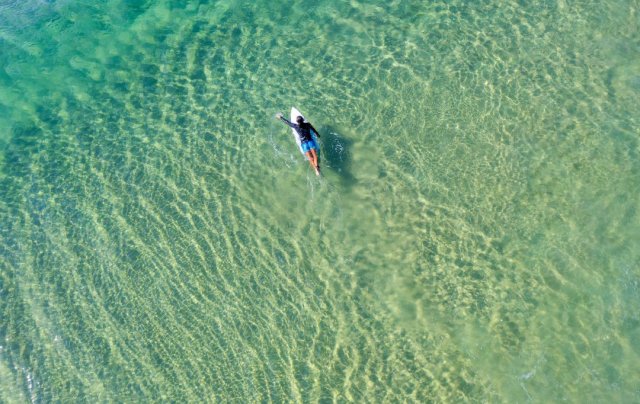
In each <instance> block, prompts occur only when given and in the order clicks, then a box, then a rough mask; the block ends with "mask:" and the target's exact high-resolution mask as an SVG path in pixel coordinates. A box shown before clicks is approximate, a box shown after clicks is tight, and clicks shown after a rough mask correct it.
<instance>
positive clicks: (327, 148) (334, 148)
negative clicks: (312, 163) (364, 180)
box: [319, 125, 356, 186]
mask: <svg viewBox="0 0 640 404" xmlns="http://www.w3.org/2000/svg"><path fill="white" fill-rule="evenodd" d="M319 130H320V136H321V140H320V141H321V142H322V153H321V154H320V157H321V159H323V160H324V161H322V162H321V166H323V167H326V168H328V169H330V170H332V171H334V172H335V173H336V174H338V175H339V176H340V179H341V182H342V183H343V184H344V185H345V186H350V185H353V184H355V182H356V178H355V177H354V176H353V174H352V173H351V163H352V159H351V146H352V144H353V142H352V141H351V140H349V139H347V138H346V137H344V136H342V135H340V132H339V131H338V130H337V129H336V128H334V127H332V126H326V125H325V126H321V127H320V128H319Z"/></svg>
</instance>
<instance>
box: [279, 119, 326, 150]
mask: <svg viewBox="0 0 640 404" xmlns="http://www.w3.org/2000/svg"><path fill="white" fill-rule="evenodd" d="M280 119H282V121H283V122H284V123H286V124H287V125H289V126H291V127H292V128H293V129H295V130H296V132H298V136H300V143H301V144H302V143H304V142H308V141H310V140H313V137H312V136H311V131H312V130H313V131H314V132H316V134H318V131H317V130H316V128H314V127H313V126H312V125H311V124H310V123H309V122H302V125H298V124H296V123H293V122H291V121H289V120H288V119H287V118H285V117H281V118H280Z"/></svg>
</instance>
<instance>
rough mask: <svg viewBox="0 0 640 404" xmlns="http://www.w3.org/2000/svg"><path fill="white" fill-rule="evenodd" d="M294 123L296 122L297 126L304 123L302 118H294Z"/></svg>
mask: <svg viewBox="0 0 640 404" xmlns="http://www.w3.org/2000/svg"><path fill="white" fill-rule="evenodd" d="M296 122H298V125H302V122H304V118H303V117H301V116H299V117H297V118H296Z"/></svg>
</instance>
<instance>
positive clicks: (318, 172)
mask: <svg viewBox="0 0 640 404" xmlns="http://www.w3.org/2000/svg"><path fill="white" fill-rule="evenodd" d="M316 175H320V167H319V166H316Z"/></svg>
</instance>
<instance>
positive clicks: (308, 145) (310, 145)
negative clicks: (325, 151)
mask: <svg viewBox="0 0 640 404" xmlns="http://www.w3.org/2000/svg"><path fill="white" fill-rule="evenodd" d="M300 147H301V148H302V152H303V153H306V152H308V151H309V150H311V149H316V151H318V150H320V148H319V147H318V145H317V144H316V141H315V140H313V139H311V140H307V141H306V142H304V143H302V144H301V145H300Z"/></svg>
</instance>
